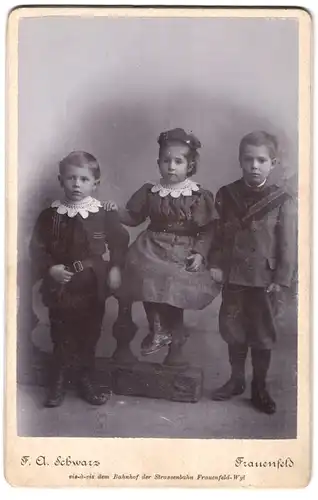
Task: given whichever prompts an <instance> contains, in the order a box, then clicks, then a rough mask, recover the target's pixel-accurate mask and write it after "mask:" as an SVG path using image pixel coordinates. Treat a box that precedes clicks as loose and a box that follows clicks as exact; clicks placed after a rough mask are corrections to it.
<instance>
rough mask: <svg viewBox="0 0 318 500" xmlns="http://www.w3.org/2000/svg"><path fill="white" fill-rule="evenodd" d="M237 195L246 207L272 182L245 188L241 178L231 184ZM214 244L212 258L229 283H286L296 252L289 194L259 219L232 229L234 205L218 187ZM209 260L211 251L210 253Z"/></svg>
mask: <svg viewBox="0 0 318 500" xmlns="http://www.w3.org/2000/svg"><path fill="white" fill-rule="evenodd" d="M231 186H233V187H234V189H235V192H236V194H237V196H238V199H239V200H240V202H241V203H242V205H243V206H244V207H245V209H248V208H249V207H250V206H252V205H254V204H255V203H256V202H257V201H260V199H261V198H264V197H266V196H267V195H268V193H269V192H270V190H271V189H273V186H270V185H269V183H268V182H266V183H265V185H264V186H263V187H262V188H260V189H257V190H254V189H251V188H249V187H248V186H247V185H246V184H245V182H244V181H243V179H239V180H237V181H235V182H234V183H232V184H231ZM215 203H216V209H217V212H218V214H219V217H220V220H219V223H218V231H217V234H218V238H217V240H218V244H219V249H220V250H221V251H220V255H219V258H218V259H217V262H215V264H216V265H219V266H220V267H221V268H222V269H223V271H224V275H225V281H227V282H228V283H231V284H237V285H243V286H253V287H266V286H267V285H269V284H270V283H271V282H275V283H278V284H280V285H283V286H290V284H291V280H292V277H293V273H294V270H295V265H296V256H297V240H296V239H297V209H296V203H295V200H294V199H293V198H292V197H291V196H289V197H288V198H287V199H285V200H283V201H282V203H281V205H280V206H278V207H275V208H273V209H272V210H271V211H269V212H268V213H267V214H265V215H263V216H262V218H261V219H260V220H252V221H251V222H250V223H249V224H248V226H247V227H244V228H241V227H238V228H236V230H234V231H233V217H236V216H237V206H236V204H235V202H233V199H232V197H231V196H230V195H229V193H228V191H227V190H226V186H224V187H222V188H221V189H220V190H219V191H218V193H217V195H216V201H215ZM212 261H213V254H212Z"/></svg>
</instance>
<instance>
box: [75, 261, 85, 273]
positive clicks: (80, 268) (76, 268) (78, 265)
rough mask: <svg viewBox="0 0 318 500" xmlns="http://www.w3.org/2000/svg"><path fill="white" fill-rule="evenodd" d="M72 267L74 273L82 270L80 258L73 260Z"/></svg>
mask: <svg viewBox="0 0 318 500" xmlns="http://www.w3.org/2000/svg"><path fill="white" fill-rule="evenodd" d="M73 267H74V269H75V272H76V273H81V272H82V271H84V267H83V264H82V262H81V261H80V260H75V262H73Z"/></svg>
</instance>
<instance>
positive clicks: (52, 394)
mask: <svg viewBox="0 0 318 500" xmlns="http://www.w3.org/2000/svg"><path fill="white" fill-rule="evenodd" d="M100 175H101V172H100V167H99V164H98V162H97V160H96V158H94V156H92V155H91V154H89V153H86V152H85V151H73V152H72V153H70V154H69V155H68V156H67V157H66V158H64V159H63V160H62V161H61V162H60V164H59V181H60V184H61V187H62V189H63V191H64V199H62V201H60V200H57V201H55V202H53V203H52V204H51V206H50V207H49V208H46V209H45V210H43V212H41V214H40V215H39V217H38V220H37V222H36V224H35V228H34V231H33V234H32V238H31V243H30V253H31V259H32V264H33V269H34V272H35V278H37V279H41V278H42V280H43V281H42V286H41V292H42V296H43V302H44V304H45V305H46V306H47V307H48V309H49V318H50V324H51V329H50V330H51V338H52V343H53V359H52V361H53V367H52V376H51V382H50V388H49V393H48V396H47V399H46V402H45V406H47V407H56V406H59V405H61V404H62V402H63V399H64V396H65V383H66V380H65V374H66V370H67V369H68V368H69V367H70V366H73V365H74V364H75V365H77V367H78V368H79V374H80V377H79V390H80V396H81V397H82V398H83V399H85V400H86V401H87V402H88V403H90V404H92V405H101V404H104V403H106V401H107V399H108V397H109V393H108V392H105V391H101V390H100V388H98V387H95V386H94V384H93V380H92V378H93V375H94V361H95V349H96V345H97V342H98V340H99V337H100V334H101V327H102V320H103V316H104V310H105V300H106V298H107V296H109V295H111V293H112V291H114V290H116V289H118V288H119V286H120V284H121V266H122V265H123V262H124V258H125V254H126V251H127V248H128V242H129V235H128V232H127V231H126V229H124V228H123V227H122V226H121V224H120V222H119V218H118V215H117V213H116V212H106V211H105V210H104V209H103V207H102V204H101V202H100V201H99V200H97V199H96V198H94V197H93V196H92V195H93V194H94V193H95V190H96V189H97V186H98V184H99V182H100ZM106 245H107V246H108V248H109V253H110V261H109V262H106V261H104V259H103V255H104V254H105V251H106Z"/></svg>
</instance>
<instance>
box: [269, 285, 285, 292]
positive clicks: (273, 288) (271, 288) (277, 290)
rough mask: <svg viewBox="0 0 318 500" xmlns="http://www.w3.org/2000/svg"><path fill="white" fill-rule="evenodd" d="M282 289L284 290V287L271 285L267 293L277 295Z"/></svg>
mask: <svg viewBox="0 0 318 500" xmlns="http://www.w3.org/2000/svg"><path fill="white" fill-rule="evenodd" d="M281 289H282V287H281V286H280V285H279V284H278V283H271V284H270V285H268V287H267V288H266V292H267V293H272V292H276V293H277V292H280V291H281Z"/></svg>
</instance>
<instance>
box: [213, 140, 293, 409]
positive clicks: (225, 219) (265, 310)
mask: <svg viewBox="0 0 318 500" xmlns="http://www.w3.org/2000/svg"><path fill="white" fill-rule="evenodd" d="M277 150H278V144H277V141H276V138H275V137H274V136H272V135H270V134H268V133H266V132H252V133H250V134H248V135H246V136H245V137H244V138H243V139H242V140H241V143H240V148H239V161H240V165H241V168H242V171H243V177H242V178H241V179H239V180H237V181H235V182H233V183H232V184H229V185H227V186H223V187H222V188H221V189H220V190H219V192H218V193H217V195H216V208H217V211H218V214H219V216H220V220H219V231H220V243H221V249H222V250H221V266H220V267H221V268H222V271H223V281H224V286H223V297H222V299H223V300H222V305H221V309H220V314H219V327H220V333H221V335H222V337H223V339H224V340H225V342H227V344H228V352H229V362H230V365H231V377H230V379H229V381H228V382H226V384H225V385H223V386H222V387H220V388H219V389H217V390H216V391H215V392H214V393H213V394H212V399H213V400H215V401H224V400H227V399H229V398H231V397H232V396H235V395H239V394H242V393H243V392H244V391H245V385H246V383H245V361H246V357H247V353H248V348H249V347H250V348H251V356H252V366H253V380H252V392H251V395H252V404H253V405H254V406H255V407H256V408H257V409H259V410H260V411H262V412H264V413H267V414H272V413H274V412H275V411H276V404H275V401H274V400H273V399H272V397H271V396H270V394H269V392H268V390H267V387H266V376H267V372H268V369H269V366H270V360H271V349H272V346H273V343H274V342H275V339H276V324H275V306H276V304H277V299H278V296H279V294H280V293H281V290H282V288H283V287H288V286H290V284H291V280H292V277H293V272H294V269H295V263H296V221H297V214H296V206H295V201H294V200H293V197H292V196H291V195H290V194H289V193H288V190H287V189H283V188H281V187H279V186H278V185H276V184H273V183H271V182H270V180H269V174H270V173H271V171H272V169H273V168H274V166H275V164H276V161H277V160H276V158H277ZM212 274H213V271H212Z"/></svg>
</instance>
